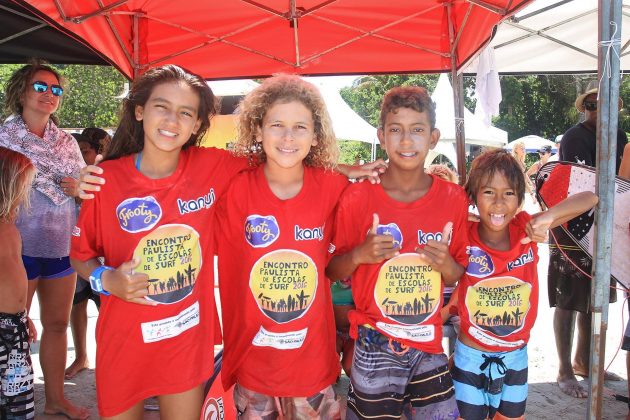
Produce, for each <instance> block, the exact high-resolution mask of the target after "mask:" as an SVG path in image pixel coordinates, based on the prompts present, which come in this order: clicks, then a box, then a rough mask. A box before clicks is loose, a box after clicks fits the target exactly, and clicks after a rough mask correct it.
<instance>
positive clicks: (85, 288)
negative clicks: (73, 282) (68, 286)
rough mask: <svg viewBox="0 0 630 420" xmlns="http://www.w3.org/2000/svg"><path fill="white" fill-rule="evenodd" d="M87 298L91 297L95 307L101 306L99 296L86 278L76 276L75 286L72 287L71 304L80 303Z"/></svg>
mask: <svg viewBox="0 0 630 420" xmlns="http://www.w3.org/2000/svg"><path fill="white" fill-rule="evenodd" d="M87 299H92V301H93V302H94V303H95V304H96V307H97V308H100V307H101V296H100V295H99V294H98V293H96V292H95V291H94V290H92V288H91V287H90V283H89V282H88V281H87V280H84V279H82V278H81V277H78V276H77V286H76V288H75V289H74V298H73V299H72V304H73V305H76V304H77V303H81V302H83V301H85V300H87Z"/></svg>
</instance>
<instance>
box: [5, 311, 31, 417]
mask: <svg viewBox="0 0 630 420" xmlns="http://www.w3.org/2000/svg"><path fill="white" fill-rule="evenodd" d="M0 418H2V419H3V420H4V419H32V418H35V399H34V395H33V364H32V363H31V354H30V344H29V342H28V326H27V321H26V311H23V312H20V313H19V314H6V313H2V312H0Z"/></svg>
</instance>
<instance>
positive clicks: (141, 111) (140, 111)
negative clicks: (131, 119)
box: [134, 105, 144, 121]
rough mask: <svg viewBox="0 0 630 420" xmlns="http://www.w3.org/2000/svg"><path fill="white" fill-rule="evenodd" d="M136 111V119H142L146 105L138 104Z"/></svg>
mask: <svg viewBox="0 0 630 420" xmlns="http://www.w3.org/2000/svg"><path fill="white" fill-rule="evenodd" d="M134 112H135V114H136V121H142V117H143V115H144V107H142V106H141V105H136V108H135V110H134Z"/></svg>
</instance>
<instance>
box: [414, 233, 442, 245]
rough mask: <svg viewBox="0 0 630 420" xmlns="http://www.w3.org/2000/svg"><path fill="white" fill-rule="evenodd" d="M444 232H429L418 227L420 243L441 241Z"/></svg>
mask: <svg viewBox="0 0 630 420" xmlns="http://www.w3.org/2000/svg"><path fill="white" fill-rule="evenodd" d="M441 240H442V232H427V233H424V232H423V231H422V229H418V245H426V244H427V242H429V241H441Z"/></svg>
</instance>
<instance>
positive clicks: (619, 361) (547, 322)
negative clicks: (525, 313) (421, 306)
mask: <svg viewBox="0 0 630 420" xmlns="http://www.w3.org/2000/svg"><path fill="white" fill-rule="evenodd" d="M529 204H530V206H531V203H529ZM526 208H527V209H528V210H529V211H530V212H533V211H535V209H534V208H533V207H532V208H529V206H528V207H526ZM539 255H540V263H539V265H538V273H539V281H540V300H539V311H538V319H537V321H536V325H535V326H534V328H533V330H532V335H531V340H530V342H529V397H528V400H527V412H526V417H527V418H529V419H580V418H585V417H586V413H587V399H576V398H572V397H569V396H567V395H565V394H563V393H562V392H561V391H560V388H559V387H558V385H557V384H556V374H557V372H558V360H557V355H556V347H555V340H554V336H553V324H552V322H553V309H551V308H549V302H548V298H547V265H548V260H549V249H548V247H547V245H546V244H540V245H539ZM618 296H619V299H618V302H617V303H614V304H611V305H610V309H609V319H608V334H607V340H606V365H607V366H608V364H610V369H609V371H611V372H614V373H616V374H617V375H619V376H621V377H622V378H626V367H625V358H626V354H625V351H623V350H619V352H618V354H617V356H616V357H615V358H614V360H613V357H614V356H615V353H617V350H618V349H619V347H620V345H621V339H622V337H623V329H624V328H625V323H622V313H623V319H624V321H625V320H627V312H626V311H627V309H625V308H624V307H623V303H624V299H623V294H622V293H618ZM624 309H625V310H624ZM31 315H32V318H33V320H34V321H35V323H36V325H37V326H38V330H39V331H40V332H41V324H39V310H38V305H37V302H34V304H33V309H32V311H31ZM88 316H89V326H88V350H89V354H90V361H91V363H92V366H91V369H88V370H85V371H83V372H81V373H80V374H79V375H77V376H76V378H74V379H72V380H68V381H66V383H65V391H66V396H67V397H68V398H69V399H70V400H71V401H72V402H74V403H75V404H78V405H82V406H85V407H87V408H89V409H90V413H91V417H90V418H92V419H97V418H98V411H97V407H96V387H95V385H94V370H93V367H94V360H95V357H94V354H95V349H96V344H95V340H94V328H95V326H96V318H97V316H98V312H97V310H96V307H95V306H94V305H93V303H90V304H89V305H88ZM68 341H69V343H68V346H69V348H68V359H67V364H68V365H69V364H70V363H71V362H72V361H73V360H74V347H73V345H72V335H71V334H70V330H68ZM32 356H33V363H34V365H35V402H36V410H37V411H36V412H37V418H38V419H50V420H52V419H56V418H65V417H62V416H47V415H44V414H43V410H44V384H43V376H42V371H41V367H40V365H39V342H38V343H36V344H35V345H34V346H33V348H32ZM611 361H612V363H611ZM581 383H582V385H583V386H584V387H586V386H588V384H587V382H586V381H582V382H581ZM343 384H346V382H345V381H344V382H343ZM605 388H606V389H605V395H606V394H609V395H610V394H621V395H627V392H628V391H627V389H628V388H627V382H626V381H625V380H623V381H618V382H612V381H609V382H606V383H605ZM627 412H628V406H627V405H626V404H625V403H623V402H620V401H616V400H614V399H613V398H612V397H611V396H608V397H605V399H604V409H603V415H602V419H609V420H613V419H625V416H626V414H627ZM145 418H146V419H158V418H159V415H158V413H157V412H149V411H145Z"/></svg>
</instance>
